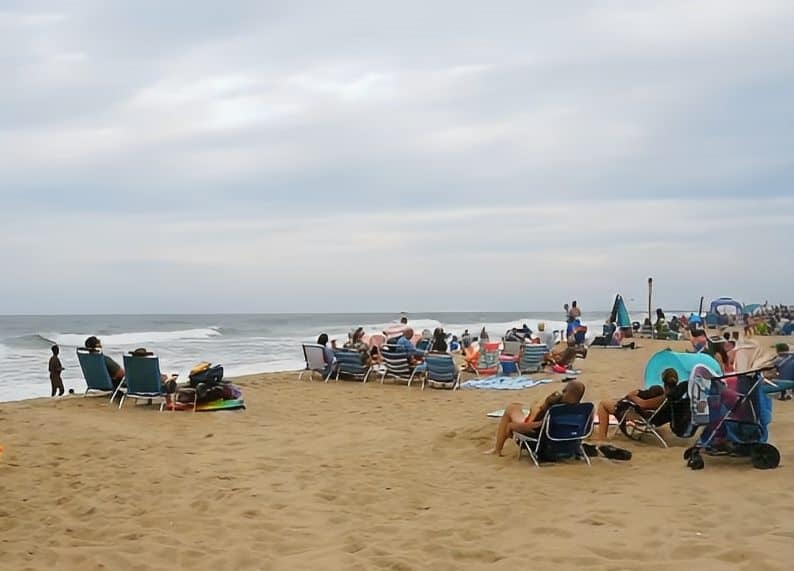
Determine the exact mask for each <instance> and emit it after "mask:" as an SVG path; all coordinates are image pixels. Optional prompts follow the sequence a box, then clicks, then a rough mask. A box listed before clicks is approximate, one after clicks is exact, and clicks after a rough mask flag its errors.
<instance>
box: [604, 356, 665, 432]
mask: <svg viewBox="0 0 794 571" xmlns="http://www.w3.org/2000/svg"><path fill="white" fill-rule="evenodd" d="M662 383H663V385H664V386H659V385H654V386H652V387H649V388H647V389H638V390H635V391H631V392H630V393H629V394H627V395H626V396H624V397H623V398H621V399H616V400H607V401H601V402H600V403H598V410H597V412H596V415H597V417H598V429H597V430H596V441H598V442H606V440H607V431H608V430H609V417H610V416H617V415H618V414H619V413H620V412H621V411H622V412H624V413H625V412H626V410H627V409H628V408H635V409H637V410H638V412H640V413H642V412H643V411H655V410H657V409H658V408H659V407H660V406H661V405H662V403H664V401H665V400H666V398H667V395H668V393H670V391H672V390H673V389H675V388H676V387H677V386H678V373H676V372H675V369H665V370H664V371H663V372H662ZM622 403H623V404H622ZM621 416H622V415H621Z"/></svg>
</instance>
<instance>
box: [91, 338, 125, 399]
mask: <svg viewBox="0 0 794 571" xmlns="http://www.w3.org/2000/svg"><path fill="white" fill-rule="evenodd" d="M85 348H86V349H88V350H89V351H91V352H98V351H101V350H102V342H101V341H100V340H99V339H97V338H96V337H95V336H94V335H92V336H91V337H89V338H88V339H86V340H85ZM102 356H103V357H104V358H105V367H107V370H108V374H109V375H110V380H111V381H112V383H113V386H114V387H118V386H119V385H120V384H121V382H122V381H123V380H124V369H122V368H121V365H119V364H118V363H117V362H116V361H114V360H113V359H111V358H110V357H108V356H107V355H102Z"/></svg>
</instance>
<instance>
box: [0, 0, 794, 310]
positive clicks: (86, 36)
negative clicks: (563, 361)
mask: <svg viewBox="0 0 794 571" xmlns="http://www.w3.org/2000/svg"><path fill="white" fill-rule="evenodd" d="M793 28H794V2H790V1H788V0H780V1H776V0H756V1H753V2H747V1H733V0H709V1H701V0H685V1H684V0H665V1H659V2H645V1H641V0H625V1H617V0H596V1H571V2H529V1H521V2H494V3H483V2H465V1H460V0H457V1H455V2H452V1H437V2H418V1H412V0H408V1H403V2H399V3H397V2H378V1H373V0H369V1H344V0H339V1H337V2H319V1H318V2H302V1H292V0H291V1H290V2H262V1H251V2H247V1H237V2H235V1H229V2H222V3H219V2H210V1H203V0H190V1H186V0H185V1H183V0H170V1H169V2H154V1H152V2H146V1H141V2H134V3H131V2H113V1H80V0H76V1H66V0H64V1H59V2H39V1H35V0H24V1H16V0H3V1H2V2H0V77H2V78H3V83H4V87H3V89H1V90H0V201H2V208H0V267H2V268H3V269H4V271H3V274H4V275H3V278H2V280H0V313H4V314H10V313H18V314H19V313H21V314H30V313H35V314H50V313H217V312H282V311H283V312H350V311H410V312H420V311H444V310H452V311H463V310H476V311H513V310H516V311H520V310H525V311H532V310H544V309H552V308H554V309H556V308H559V307H560V306H561V305H562V303H563V302H566V301H570V300H572V299H577V300H579V303H580V305H581V306H582V307H583V308H584V309H585V310H587V309H605V308H609V307H610V305H611V299H612V297H613V296H614V294H615V293H616V292H620V293H622V294H623V295H624V297H626V299H629V300H632V299H633V300H636V302H634V303H635V304H636V305H637V306H638V307H642V306H643V305H644V302H642V301H641V300H643V299H644V298H645V297H646V296H647V278H648V277H650V276H652V277H653V278H654V306H656V305H660V306H662V307H674V308H679V309H684V308H691V307H696V306H697V303H698V301H699V299H700V297H701V296H706V298H707V299H709V298H711V297H717V296H720V295H730V296H734V297H737V298H738V299H740V300H743V301H745V302H746V303H751V302H763V301H765V300H769V301H770V303H775V302H785V303H794V288H792V285H791V284H793V283H794V264H791V252H792V248H794V224H792V223H791V216H792V210H794V106H793V105H792V104H791V102H792V101H794V58H792V57H791V54H792V53H794V34H791V30H792V29H793ZM630 306H631V304H630Z"/></svg>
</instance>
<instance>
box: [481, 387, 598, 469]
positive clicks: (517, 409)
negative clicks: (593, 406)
mask: <svg viewBox="0 0 794 571" xmlns="http://www.w3.org/2000/svg"><path fill="white" fill-rule="evenodd" d="M583 395H584V384H583V383H581V382H580V381H569V382H568V384H566V385H565V388H563V389H562V392H553V393H551V394H550V395H549V396H548V397H546V400H544V401H543V402H542V403H539V404H538V405H537V406H535V407H533V410H532V411H530V413H529V414H528V415H524V409H523V405H522V404H521V403H513V404H511V405H509V406H508V407H507V408H506V409H505V411H504V413H503V414H502V418H501V419H499V426H498V427H497V429H496V442H495V443H494V447H493V448H491V449H490V450H488V451H487V452H485V454H494V455H496V456H501V455H502V448H504V445H505V442H507V439H508V438H510V437H512V436H513V432H518V433H520V434H533V433H537V431H538V429H540V427H541V426H542V425H543V419H544V418H545V417H546V413H547V412H548V410H549V409H550V408H551V407H552V406H553V405H555V404H578V403H579V402H580V401H581V400H582V396H583Z"/></svg>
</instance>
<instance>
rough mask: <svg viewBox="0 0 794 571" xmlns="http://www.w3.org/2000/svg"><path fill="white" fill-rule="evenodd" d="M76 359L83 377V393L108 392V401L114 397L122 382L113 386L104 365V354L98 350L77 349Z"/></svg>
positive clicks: (111, 400)
mask: <svg viewBox="0 0 794 571" xmlns="http://www.w3.org/2000/svg"><path fill="white" fill-rule="evenodd" d="M77 360H78V361H79V362H80V369H82V371H83V377H84V378H85V384H86V387H87V388H86V390H85V395H88V394H89V393H92V392H98V393H102V394H108V393H110V402H113V399H114V398H115V397H116V393H117V392H119V390H123V389H121V385H122V384H123V382H122V383H119V385H118V386H117V387H116V386H113V381H112V380H111V378H110V373H108V369H107V366H105V356H104V355H103V354H102V353H101V352H99V351H89V350H88V349H77Z"/></svg>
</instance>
